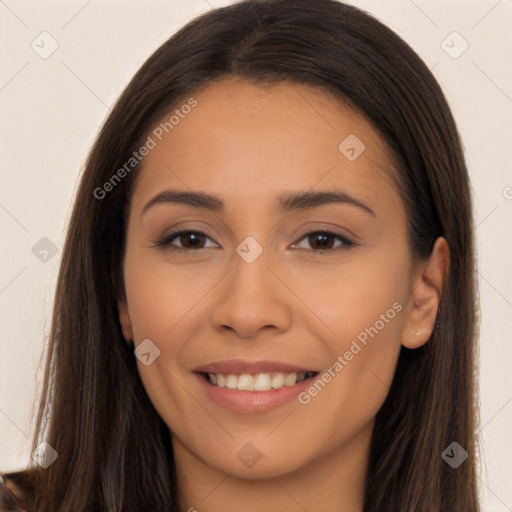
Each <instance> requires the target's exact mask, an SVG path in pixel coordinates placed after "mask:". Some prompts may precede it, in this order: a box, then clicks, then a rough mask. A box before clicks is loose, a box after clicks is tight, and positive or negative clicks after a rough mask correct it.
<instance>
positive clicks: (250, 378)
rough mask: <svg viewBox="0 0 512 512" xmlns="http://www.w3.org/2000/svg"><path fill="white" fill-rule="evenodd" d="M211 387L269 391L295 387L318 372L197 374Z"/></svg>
mask: <svg viewBox="0 0 512 512" xmlns="http://www.w3.org/2000/svg"><path fill="white" fill-rule="evenodd" d="M199 373H200V375H202V376H203V378H204V379H206V381H207V382H209V383H210V384H211V385H212V386H216V387H219V388H228V389H238V390H239V391H271V390H273V389H281V388H284V387H287V386H288V387H289V386H295V385H296V384H299V383H300V382H303V381H305V380H307V379H311V378H313V377H315V376H316V375H318V372H312V371H308V372H298V373H297V372H289V373H285V372H268V373H255V374H250V373H242V374H234V373H229V374H223V373H206V372H199Z"/></svg>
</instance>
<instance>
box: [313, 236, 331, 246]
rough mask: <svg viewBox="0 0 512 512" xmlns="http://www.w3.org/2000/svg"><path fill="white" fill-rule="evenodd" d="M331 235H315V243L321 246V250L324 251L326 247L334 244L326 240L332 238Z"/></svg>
mask: <svg viewBox="0 0 512 512" xmlns="http://www.w3.org/2000/svg"><path fill="white" fill-rule="evenodd" d="M330 237H331V236H330V235H326V234H322V233H319V234H317V235H314V239H315V243H316V244H317V245H318V246H320V248H321V249H324V248H325V247H331V246H332V243H328V242H327V241H326V239H328V238H330Z"/></svg>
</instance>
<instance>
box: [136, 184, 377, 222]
mask: <svg viewBox="0 0 512 512" xmlns="http://www.w3.org/2000/svg"><path fill="white" fill-rule="evenodd" d="M162 203H175V204H185V205H188V206H192V207H194V208H203V209H206V210H210V211H212V212H217V213H223V212H224V211H225V208H226V205H225V203H224V201H223V200H222V199H221V198H220V197H219V196H215V195H211V194H207V193H205V192H201V191H196V190H183V191H182V190H165V191H163V192H161V193H160V194H158V195H157V196H155V197H154V198H153V199H151V200H150V201H149V202H148V203H147V204H146V206H144V209H143V210H142V213H141V216H142V215H144V213H146V211H147V210H149V209H150V208H151V207H152V206H155V205H157V204H162ZM332 203H341V204H347V205H351V206H355V207H357V208H360V209H361V210H363V211H365V212H366V213H369V214H370V215H372V216H374V217H375V216H376V215H375V212H374V211H373V210H372V209H371V208H370V207H369V206H368V205H367V204H365V203H364V202H363V201H361V200H360V199H357V198H355V197H354V196H352V195H350V194H348V193H346V192H344V191H342V190H336V189H335V190H322V191H316V192H311V191H307V192H292V193H289V192H288V193H284V194H281V195H279V196H277V209H278V211H280V212H289V211H292V210H306V209H308V208H317V207H319V206H323V205H326V204H332Z"/></svg>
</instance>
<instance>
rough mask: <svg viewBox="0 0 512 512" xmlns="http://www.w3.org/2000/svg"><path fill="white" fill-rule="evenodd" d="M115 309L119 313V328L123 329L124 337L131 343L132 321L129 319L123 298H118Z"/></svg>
mask: <svg viewBox="0 0 512 512" xmlns="http://www.w3.org/2000/svg"><path fill="white" fill-rule="evenodd" d="M117 310H118V313H119V322H120V324H121V328H122V330H123V336H124V339H125V340H126V341H127V342H128V343H133V330H132V322H131V320H130V315H129V313H128V305H127V303H126V299H125V298H122V299H119V300H118V302H117Z"/></svg>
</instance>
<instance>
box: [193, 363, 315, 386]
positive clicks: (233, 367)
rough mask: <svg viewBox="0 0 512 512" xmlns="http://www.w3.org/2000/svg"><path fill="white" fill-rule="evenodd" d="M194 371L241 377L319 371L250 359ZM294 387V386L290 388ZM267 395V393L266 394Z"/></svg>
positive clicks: (204, 366)
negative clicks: (246, 374) (256, 374)
mask: <svg viewBox="0 0 512 512" xmlns="http://www.w3.org/2000/svg"><path fill="white" fill-rule="evenodd" d="M192 371H194V372H196V373H222V374H229V373H234V374H237V375H240V374H242V373H250V374H255V373H270V372H283V373H292V372H296V373H300V372H314V371H318V370H315V369H313V368H308V367H306V366H300V365H296V364H291V363H287V362H283V361H270V360H264V359H260V360H248V359H225V360H223V361H216V362H214V363H209V364H205V365H203V366H198V367H197V368H194V369H193V370H192ZM290 387H294V386H290ZM265 393H266V392H265Z"/></svg>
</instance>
